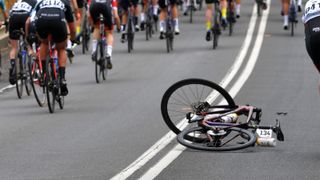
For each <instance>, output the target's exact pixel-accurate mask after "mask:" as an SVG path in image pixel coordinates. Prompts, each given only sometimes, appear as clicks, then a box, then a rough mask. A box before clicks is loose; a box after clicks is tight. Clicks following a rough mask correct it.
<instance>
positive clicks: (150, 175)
mask: <svg viewBox="0 0 320 180" xmlns="http://www.w3.org/2000/svg"><path fill="white" fill-rule="evenodd" d="M267 4H268V7H270V0H268V1H267ZM255 7H256V5H255ZM269 10H270V8H268V10H266V11H263V15H262V18H261V22H260V25H259V30H258V34H257V38H256V41H255V44H254V48H253V49H252V51H251V55H250V57H249V61H248V63H247V65H246V67H245V69H244V70H243V71H242V74H241V75H240V77H239V78H238V80H237V82H236V83H235V85H234V86H233V87H232V88H231V90H230V92H229V93H230V95H231V96H232V97H233V98H234V97H235V96H236V94H237V93H238V92H239V91H240V89H241V87H242V86H243V85H244V83H245V82H246V81H247V80H248V78H249V76H250V74H251V73H252V71H253V68H254V66H255V64H256V62H257V60H258V56H259V53H260V50H261V46H262V42H263V37H264V32H265V29H266V25H267V20H268V15H269ZM185 149H186V147H184V146H182V145H180V144H177V145H176V146H175V147H174V148H173V149H172V150H170V151H169V152H168V153H167V154H166V155H165V156H164V157H163V158H162V159H160V160H159V161H158V162H157V163H156V164H155V165H154V166H153V167H151V168H150V169H149V170H148V171H147V172H146V173H145V174H143V175H142V176H141V177H140V178H139V179H140V180H144V179H154V178H155V177H157V176H158V175H159V174H160V173H161V172H162V171H163V170H164V169H165V168H166V167H168V166H169V165H170V163H171V162H173V161H174V160H175V159H176V158H177V157H178V156H179V155H180V154H181V153H182V152H183V151H184V150H185Z"/></svg>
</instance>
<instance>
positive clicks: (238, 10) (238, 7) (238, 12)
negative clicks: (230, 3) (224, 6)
mask: <svg viewBox="0 0 320 180" xmlns="http://www.w3.org/2000/svg"><path fill="white" fill-rule="evenodd" d="M240 7H241V5H240V4H237V5H236V14H237V15H239V14H240Z"/></svg>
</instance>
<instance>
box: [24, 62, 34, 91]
mask: <svg viewBox="0 0 320 180" xmlns="http://www.w3.org/2000/svg"><path fill="white" fill-rule="evenodd" d="M29 62H30V56H27V61H26V62H25V64H24V65H23V66H24V69H25V70H24V72H23V73H24V74H25V77H24V80H25V83H24V85H25V88H26V93H27V95H28V96H30V95H31V91H32V85H31V80H30V74H29Z"/></svg>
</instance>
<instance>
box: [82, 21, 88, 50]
mask: <svg viewBox="0 0 320 180" xmlns="http://www.w3.org/2000/svg"><path fill="white" fill-rule="evenodd" d="M82 27H83V29H82V33H81V36H82V54H85V53H86V45H87V19H86V18H84V20H83V24H82Z"/></svg>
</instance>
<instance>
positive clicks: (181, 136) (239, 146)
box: [177, 127, 256, 151]
mask: <svg viewBox="0 0 320 180" xmlns="http://www.w3.org/2000/svg"><path fill="white" fill-rule="evenodd" d="M202 130H203V127H192V128H190V129H185V130H183V131H182V132H181V133H179V134H178V136H177V140H178V142H179V143H180V144H182V145H184V146H186V147H188V148H191V149H196V150H203V151H235V150H240V149H244V148H248V147H251V146H252V145H253V144H254V143H255V142H256V136H255V135H254V134H253V133H252V132H251V131H248V130H246V129H241V128H238V127H231V128H228V130H232V131H238V132H239V133H244V134H246V135H247V136H248V137H249V140H248V141H247V142H245V143H243V144H240V143H239V144H237V146H234V147H215V146H204V145H199V144H200V143H195V144H194V143H193V142H195V141H190V139H189V138H186V137H190V136H189V135H188V134H189V133H191V132H194V131H199V132H200V131H202ZM197 139H199V138H197ZM203 143H207V142H206V141H205V142H203Z"/></svg>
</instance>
